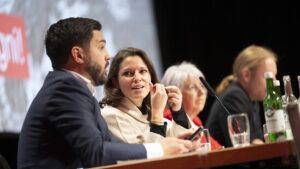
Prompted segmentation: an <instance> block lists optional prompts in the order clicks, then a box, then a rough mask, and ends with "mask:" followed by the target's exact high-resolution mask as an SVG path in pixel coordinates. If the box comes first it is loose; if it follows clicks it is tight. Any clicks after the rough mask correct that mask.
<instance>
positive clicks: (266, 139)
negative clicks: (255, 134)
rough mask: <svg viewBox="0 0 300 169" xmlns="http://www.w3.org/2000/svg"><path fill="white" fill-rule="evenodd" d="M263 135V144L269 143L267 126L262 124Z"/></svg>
mask: <svg viewBox="0 0 300 169" xmlns="http://www.w3.org/2000/svg"><path fill="white" fill-rule="evenodd" d="M263 133H264V139H265V143H269V134H268V129H267V124H263Z"/></svg>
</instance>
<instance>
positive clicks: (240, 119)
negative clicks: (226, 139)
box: [227, 113, 250, 147]
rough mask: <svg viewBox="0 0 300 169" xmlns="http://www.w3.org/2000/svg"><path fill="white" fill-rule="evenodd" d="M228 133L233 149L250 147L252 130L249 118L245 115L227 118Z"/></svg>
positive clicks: (234, 115)
mask: <svg viewBox="0 0 300 169" xmlns="http://www.w3.org/2000/svg"><path fill="white" fill-rule="evenodd" d="M227 122H228V123H227V124H228V131H229V136H230V140H231V143H232V145H233V147H243V146H248V145H250V128H249V120H248V116H247V114H245V113H241V114H233V115H229V116H228V117H227Z"/></svg>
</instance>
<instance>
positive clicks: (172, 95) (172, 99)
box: [166, 86, 182, 111]
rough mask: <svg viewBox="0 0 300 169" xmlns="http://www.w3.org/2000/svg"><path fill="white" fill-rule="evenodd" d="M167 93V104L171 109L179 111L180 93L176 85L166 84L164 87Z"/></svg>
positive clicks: (180, 103)
mask: <svg viewBox="0 0 300 169" xmlns="http://www.w3.org/2000/svg"><path fill="white" fill-rule="evenodd" d="M166 91H167V94H168V104H169V106H170V107H171V109H172V110H173V111H179V110H180V109H181V105H182V94H181V91H180V90H179V88H178V87H176V86H168V87H166Z"/></svg>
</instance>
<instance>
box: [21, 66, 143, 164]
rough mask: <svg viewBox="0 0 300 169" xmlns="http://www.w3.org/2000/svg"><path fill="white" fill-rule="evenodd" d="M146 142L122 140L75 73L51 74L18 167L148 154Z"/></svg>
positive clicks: (24, 135)
mask: <svg viewBox="0 0 300 169" xmlns="http://www.w3.org/2000/svg"><path fill="white" fill-rule="evenodd" d="M146 154H147V152H146V149H145V147H144V146H143V145H141V144H124V143H120V142H119V141H118V140H117V139H116V138H115V137H113V136H112V134H111V132H110V131H109V130H108V128H107V124H106V122H105V121H104V119H103V117H102V116H101V114H100V107H99V104H98V102H97V100H96V99H95V98H94V97H93V96H92V94H91V92H90V91H89V89H88V88H87V86H86V85H85V84H83V83H82V82H80V81H79V80H78V79H76V78H75V77H74V76H73V75H71V74H70V73H67V72H64V71H60V70H55V71H53V72H49V74H48V75H47V77H46V79H45V82H44V84H43V86H42V88H41V89H40V91H39V92H38V94H37V96H36V97H35V99H34V100H33V102H32V104H31V106H30V108H29V110H28V113H27V116H26V118H25V121H24V124H23V127H22V130H21V134H20V138H19V145H18V168H19V169H23V168H37V169H41V168H49V169H50V168H51V169H59V168H72V169H74V168H79V167H96V166H101V165H108V164H114V163H116V161H117V160H128V159H139V158H146Z"/></svg>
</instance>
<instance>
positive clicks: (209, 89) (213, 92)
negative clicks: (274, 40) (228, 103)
mask: <svg viewBox="0 0 300 169" xmlns="http://www.w3.org/2000/svg"><path fill="white" fill-rule="evenodd" d="M200 81H201V82H202V83H203V85H204V86H205V87H206V89H207V90H208V93H209V94H210V95H211V96H213V97H214V98H216V99H217V100H218V102H219V103H220V104H221V106H222V107H223V109H224V110H225V111H226V112H227V114H228V115H231V114H230V113H229V111H228V110H227V108H226V107H225V106H224V104H223V103H222V102H221V100H220V99H219V97H218V96H217V95H216V93H215V91H214V89H213V88H212V87H211V86H210V85H209V84H208V83H207V81H206V80H205V79H204V78H203V77H200Z"/></svg>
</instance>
